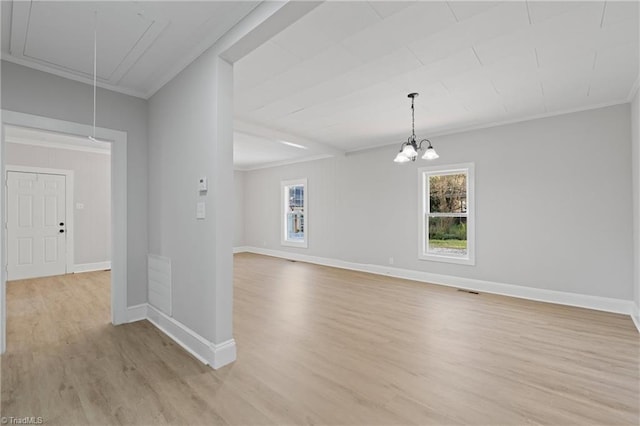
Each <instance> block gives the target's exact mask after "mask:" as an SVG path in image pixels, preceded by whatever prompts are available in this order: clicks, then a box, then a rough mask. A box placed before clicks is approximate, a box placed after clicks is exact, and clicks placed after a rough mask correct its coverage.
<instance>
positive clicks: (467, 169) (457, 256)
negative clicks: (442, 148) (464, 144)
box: [418, 163, 475, 265]
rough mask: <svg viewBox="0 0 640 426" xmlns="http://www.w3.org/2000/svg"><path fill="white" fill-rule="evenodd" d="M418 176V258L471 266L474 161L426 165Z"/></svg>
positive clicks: (473, 251)
mask: <svg viewBox="0 0 640 426" xmlns="http://www.w3.org/2000/svg"><path fill="white" fill-rule="evenodd" d="M419 176H420V198H421V203H420V252H419V255H418V257H419V258H420V259H424V260H435V261H439V262H450V263H460V264H465V265H474V264H475V250H474V249H475V247H474V240H475V238H474V236H475V234H474V223H475V221H474V202H473V196H474V194H473V192H474V190H473V187H474V185H473V181H474V173H473V164H471V163H468V164H457V165H453V166H438V167H425V168H422V169H420V170H419Z"/></svg>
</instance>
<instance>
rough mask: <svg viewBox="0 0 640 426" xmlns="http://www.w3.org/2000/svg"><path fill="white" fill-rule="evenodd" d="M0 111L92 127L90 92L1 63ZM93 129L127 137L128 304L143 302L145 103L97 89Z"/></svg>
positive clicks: (83, 86)
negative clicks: (110, 130)
mask: <svg viewBox="0 0 640 426" xmlns="http://www.w3.org/2000/svg"><path fill="white" fill-rule="evenodd" d="M1 66H2V98H1V106H2V109H6V110H10V111H17V112H22V113H27V114H33V115H39V116H43V117H49V118H55V119H59V120H66V121H72V122H76V123H82V124H89V125H90V124H91V123H92V120H93V114H92V102H93V101H92V96H93V89H92V87H91V86H89V85H86V84H83V83H79V82H76V81H72V80H67V79H65V78H62V77H58V76H54V75H52V74H47V73H44V72H41V71H37V70H34V69H31V68H26V67H23V66H20V65H16V64H13V63H10V62H6V61H2V64H1ZM97 111H98V113H97V125H98V126H99V127H106V128H110V129H115V130H121V131H126V132H127V304H128V305H129V306H133V305H137V304H139V303H143V302H146V299H147V269H146V255H147V102H146V101H145V100H143V99H138V98H134V97H131V96H127V95H122V94H119V93H115V92H111V91H109V90H103V89H98V96H97Z"/></svg>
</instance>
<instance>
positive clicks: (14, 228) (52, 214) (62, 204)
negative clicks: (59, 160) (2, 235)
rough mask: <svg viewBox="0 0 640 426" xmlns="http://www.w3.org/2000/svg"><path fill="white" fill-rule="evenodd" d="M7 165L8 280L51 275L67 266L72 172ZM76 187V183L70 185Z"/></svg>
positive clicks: (57, 273)
mask: <svg viewBox="0 0 640 426" xmlns="http://www.w3.org/2000/svg"><path fill="white" fill-rule="evenodd" d="M16 169H17V170H20V168H19V167H12V168H11V169H9V167H7V280H8V281H12V280H21V279H26V278H37V277H48V276H52V275H63V274H66V273H68V272H71V271H69V270H68V268H67V260H68V257H69V256H68V254H69V253H68V252H67V246H68V245H70V244H69V243H70V242H69V241H68V232H67V231H68V229H69V227H70V224H69V223H68V218H67V197H73V189H72V190H71V191H67V183H71V181H72V176H69V179H67V175H68V174H69V172H68V171H67V172H66V173H64V174H62V173H60V174H53V173H36V172H29V171H16ZM70 186H71V188H73V185H70Z"/></svg>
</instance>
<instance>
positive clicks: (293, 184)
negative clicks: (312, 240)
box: [281, 179, 309, 248]
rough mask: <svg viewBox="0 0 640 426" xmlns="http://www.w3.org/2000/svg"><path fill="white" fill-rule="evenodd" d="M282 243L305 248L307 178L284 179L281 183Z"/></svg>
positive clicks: (307, 223) (307, 217)
mask: <svg viewBox="0 0 640 426" xmlns="http://www.w3.org/2000/svg"><path fill="white" fill-rule="evenodd" d="M281 194H282V200H281V205H282V245H284V246H293V247H304V248H307V227H308V225H309V213H308V211H307V210H308V207H307V180H306V179H296V180H286V181H282V183H281Z"/></svg>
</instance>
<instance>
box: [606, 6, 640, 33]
mask: <svg viewBox="0 0 640 426" xmlns="http://www.w3.org/2000/svg"><path fill="white" fill-rule="evenodd" d="M628 3H631V4H623V2H619V1H608V2H607V3H606V5H605V6H604V18H603V19H602V26H603V27H608V26H609V25H612V24H615V23H617V22H620V21H626V20H629V19H635V20H637V19H638V7H639V6H638V2H637V1H631V2H628Z"/></svg>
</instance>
